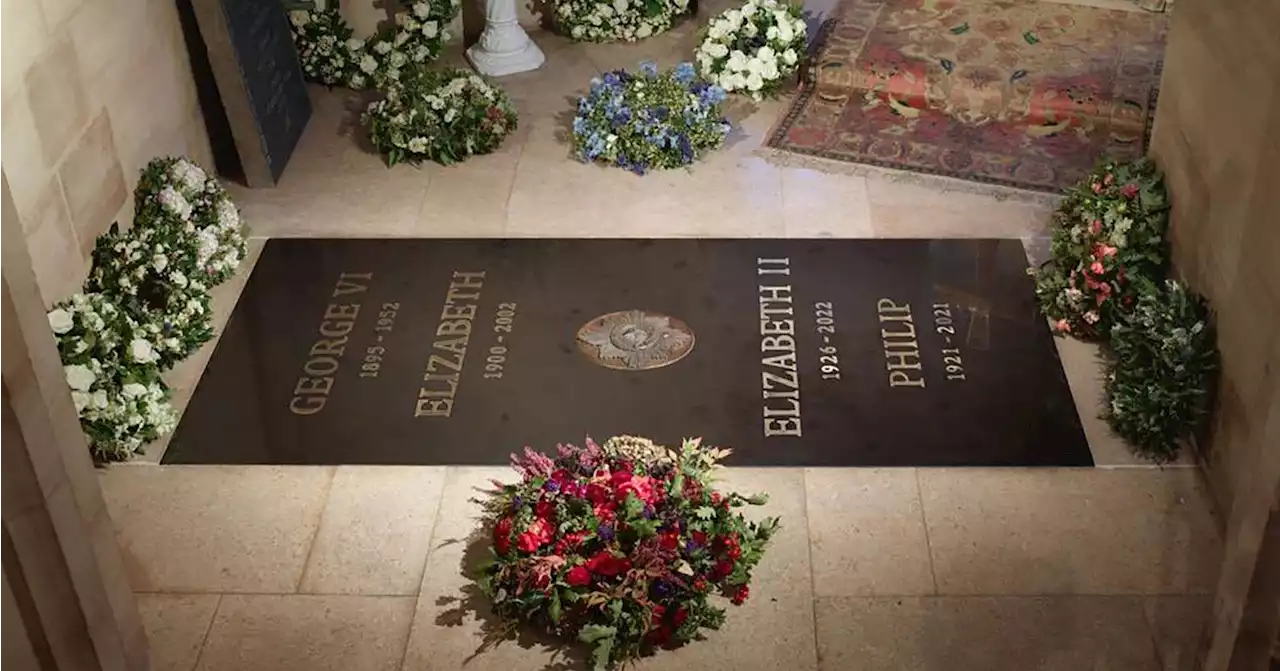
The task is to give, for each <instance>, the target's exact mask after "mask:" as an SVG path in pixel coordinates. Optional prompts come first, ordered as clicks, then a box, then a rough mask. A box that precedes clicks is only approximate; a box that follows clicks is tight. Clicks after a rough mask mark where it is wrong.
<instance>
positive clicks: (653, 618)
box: [649, 605, 667, 626]
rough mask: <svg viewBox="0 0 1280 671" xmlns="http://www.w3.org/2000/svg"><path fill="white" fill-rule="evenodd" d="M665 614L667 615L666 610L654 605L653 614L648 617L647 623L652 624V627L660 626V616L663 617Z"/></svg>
mask: <svg viewBox="0 0 1280 671" xmlns="http://www.w3.org/2000/svg"><path fill="white" fill-rule="evenodd" d="M666 613H667V609H666V608H664V607H662V606H661V605H655V606H654V607H653V614H652V615H650V616H649V621H650V622H652V623H653V624H654V626H661V624H662V616H663V615H665V614H666Z"/></svg>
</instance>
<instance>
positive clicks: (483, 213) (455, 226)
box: [414, 119, 533, 238]
mask: <svg viewBox="0 0 1280 671" xmlns="http://www.w3.org/2000/svg"><path fill="white" fill-rule="evenodd" d="M532 125H533V123H532V122H530V121H529V120H527V119H525V120H522V123H521V124H520V126H519V127H518V128H517V129H516V130H515V131H513V132H512V133H511V135H509V136H508V137H507V138H506V139H505V140H504V141H503V143H502V146H501V147H499V148H498V150H497V151H495V152H493V153H492V154H485V155H483V156H475V157H472V158H470V159H468V160H467V161H466V162H465V163H460V164H457V165H448V166H438V165H432V166H430V167H424V168H423V170H426V171H429V172H430V173H431V184H430V185H429V186H428V187H427V189H426V193H425V194H424V195H423V199H422V205H421V208H420V218H419V221H418V223H417V225H416V227H415V229H414V231H415V235H417V236H419V237H433V238H435V237H460V238H465V237H486V238H487V237H499V236H501V235H502V234H503V232H504V231H505V230H506V226H507V212H508V208H509V201H510V199H511V188H512V184H513V182H514V180H515V176H516V166H517V165H518V164H519V162H520V155H521V153H522V152H523V151H524V146H525V144H526V143H527V142H528V138H529V136H530V133H531V130H530V127H531V126H532Z"/></svg>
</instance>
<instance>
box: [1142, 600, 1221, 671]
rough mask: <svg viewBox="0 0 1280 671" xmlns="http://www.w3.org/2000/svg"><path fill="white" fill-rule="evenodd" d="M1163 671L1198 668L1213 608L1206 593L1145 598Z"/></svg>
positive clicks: (1147, 614)
mask: <svg viewBox="0 0 1280 671" xmlns="http://www.w3.org/2000/svg"><path fill="white" fill-rule="evenodd" d="M1143 605H1144V608H1145V611H1146V616H1147V623H1148V624H1149V625H1150V626H1151V632H1152V635H1153V636H1154V637H1155V641H1156V651H1157V652H1158V653H1159V655H1160V664H1161V668H1162V669H1163V671H1196V670H1197V669H1199V668H1200V663H1199V656H1200V650H1201V644H1202V643H1203V642H1204V641H1205V640H1206V639H1207V636H1206V632H1205V625H1206V624H1207V623H1208V622H1209V619H1210V615H1211V612H1212V609H1213V599H1212V598H1211V597H1209V596H1207V595H1197V596H1157V597H1149V598H1147V599H1146V601H1145V602H1144V604H1143Z"/></svg>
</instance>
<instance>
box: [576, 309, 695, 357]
mask: <svg viewBox="0 0 1280 671" xmlns="http://www.w3.org/2000/svg"><path fill="white" fill-rule="evenodd" d="M693 343H694V337H693V329H691V328H689V326H688V325H687V324H685V323H684V322H682V321H680V320H679V319H676V318H674V317H668V316H666V315H660V314H654V313H650V312H645V311H643V310H624V311H622V312H610V313H609V314H607V315H601V316H599V317H596V318H595V319H592V320H591V321H589V322H587V323H586V324H584V325H583V326H582V328H580V329H578V349H580V350H582V353H583V354H585V355H587V358H588V359H591V360H592V361H593V362H595V363H598V364H600V365H601V366H604V367H605V368H612V369H614V370H649V369H650V368H661V367H663V366H669V365H671V364H673V363H675V362H677V361H679V360H681V359H683V358H685V357H686V356H688V355H689V352H692V351H693Z"/></svg>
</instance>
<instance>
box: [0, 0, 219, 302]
mask: <svg viewBox="0 0 1280 671" xmlns="http://www.w3.org/2000/svg"><path fill="white" fill-rule="evenodd" d="M0 11H3V16H2V17H0V23H2V24H3V40H0V46H2V50H3V52H2V54H0V55H2V67H3V82H2V84H0V95H2V96H3V124H4V127H3V133H4V143H3V165H4V172H5V174H6V175H7V176H8V178H9V183H10V188H11V190H12V193H13V200H14V203H15V205H16V207H17V210H18V215H19V218H20V219H21V221H22V230H23V233H24V235H25V237H26V239H27V241H28V244H29V245H30V248H31V256H32V265H33V267H34V269H35V273H36V277H37V279H38V280H39V283H40V289H41V295H42V297H43V299H44V301H45V302H46V303H53V302H55V301H57V300H59V299H61V298H64V297H65V296H67V295H68V294H69V293H72V292H73V291H75V289H76V288H77V287H78V286H79V285H80V283H81V281H82V280H83V278H84V275H85V271H86V269H87V258H88V257H87V254H88V252H89V250H91V249H92V248H93V241H94V239H95V238H96V237H97V236H98V235H99V234H100V233H102V232H103V231H104V230H106V229H107V227H109V226H110V225H111V223H112V222H113V221H116V220H119V221H121V223H122V224H126V225H127V223H128V220H129V218H130V217H131V214H132V211H131V208H132V198H130V197H129V195H130V193H131V191H132V189H133V187H134V185H135V183H136V182H137V178H138V173H139V170H140V169H141V168H142V167H143V166H145V165H146V163H147V162H148V161H150V160H151V159H152V158H154V157H156V156H159V155H164V154H185V155H188V156H191V157H192V158H194V159H195V160H197V161H199V162H201V163H203V164H205V165H208V166H210V167H212V154H211V151H210V149H209V141H208V136H207V134H206V132H205V128H204V121H203V118H202V116H201V113H200V109H199V106H198V104H197V101H196V92H195V83H194V81H193V79H192V76H191V68H190V65H189V60H188V57H187V51H186V45H185V43H184V40H183V36H182V31H181V27H180V25H179V23H178V13H177V6H176V3H175V2H174V0H4V2H3V3H0Z"/></svg>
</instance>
